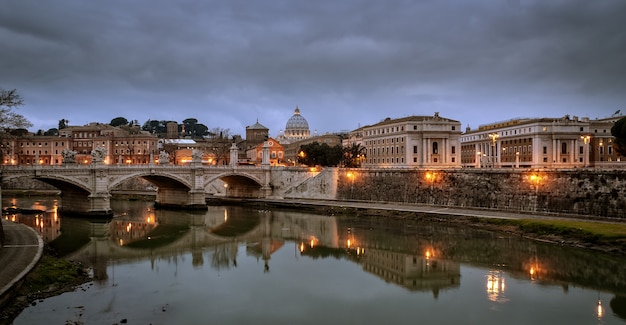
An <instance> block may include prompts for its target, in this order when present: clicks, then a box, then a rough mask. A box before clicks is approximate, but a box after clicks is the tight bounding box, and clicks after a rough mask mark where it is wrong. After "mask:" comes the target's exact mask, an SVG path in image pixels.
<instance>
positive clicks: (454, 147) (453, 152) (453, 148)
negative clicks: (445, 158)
mask: <svg viewBox="0 0 626 325" xmlns="http://www.w3.org/2000/svg"><path fill="white" fill-rule="evenodd" d="M450 150H451V151H452V154H455V153H456V146H452V148H450ZM453 162H454V161H453Z"/></svg>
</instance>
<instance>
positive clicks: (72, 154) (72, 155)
mask: <svg viewBox="0 0 626 325" xmlns="http://www.w3.org/2000/svg"><path fill="white" fill-rule="evenodd" d="M61 156H63V163H64V164H75V163H76V151H74V150H70V149H67V148H65V149H63V151H62V152H61Z"/></svg>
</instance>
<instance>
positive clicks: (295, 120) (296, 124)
mask: <svg viewBox="0 0 626 325" xmlns="http://www.w3.org/2000/svg"><path fill="white" fill-rule="evenodd" d="M308 129H309V122H307V120H306V119H305V118H304V116H302V115H300V109H299V108H298V107H296V110H295V112H294V113H293V116H292V117H290V118H289V120H287V125H286V126H285V130H308Z"/></svg>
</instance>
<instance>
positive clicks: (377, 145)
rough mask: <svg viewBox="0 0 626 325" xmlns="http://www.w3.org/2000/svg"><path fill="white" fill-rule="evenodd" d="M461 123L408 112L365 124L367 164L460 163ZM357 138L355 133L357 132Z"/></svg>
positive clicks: (364, 142) (436, 164)
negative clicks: (406, 115)
mask: <svg viewBox="0 0 626 325" xmlns="http://www.w3.org/2000/svg"><path fill="white" fill-rule="evenodd" d="M460 128H461V123H460V122H458V121H455V120H451V119H447V118H443V117H440V116H439V113H435V115H434V116H409V117H404V118H398V119H391V118H386V119H385V120H384V121H382V122H380V123H377V124H374V125H368V126H364V127H363V128H362V134H363V144H364V146H365V148H366V149H367V153H366V155H367V159H365V162H364V163H363V166H364V167H405V166H410V167H461V160H460V153H459V152H458V149H460V147H461V143H460V139H459V138H460V135H461V131H460ZM355 139H356V135H355Z"/></svg>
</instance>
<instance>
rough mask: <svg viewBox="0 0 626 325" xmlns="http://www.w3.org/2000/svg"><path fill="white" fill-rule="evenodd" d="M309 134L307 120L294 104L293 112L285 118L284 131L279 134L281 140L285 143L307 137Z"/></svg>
mask: <svg viewBox="0 0 626 325" xmlns="http://www.w3.org/2000/svg"><path fill="white" fill-rule="evenodd" d="M310 136H311V131H310V130H309V122H307V120H306V119H305V118H304V116H302V115H300V109H299V108H298V106H296V110H295V111H294V112H293V116H291V117H290V118H289V120H287V125H286V126H285V131H284V133H283V134H282V135H281V136H280V138H281V140H282V141H283V142H285V143H290V142H293V141H298V140H302V139H308V138H309V137H310Z"/></svg>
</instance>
